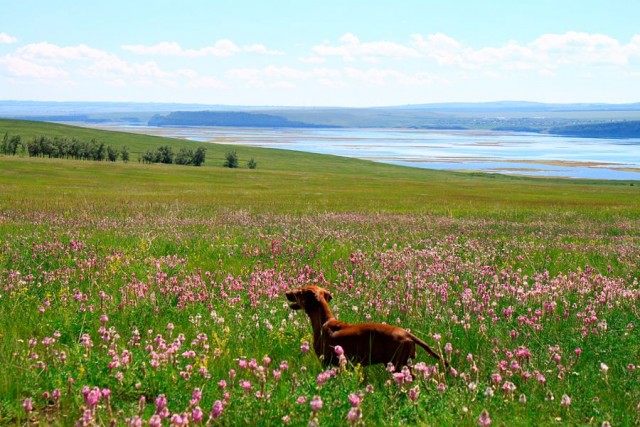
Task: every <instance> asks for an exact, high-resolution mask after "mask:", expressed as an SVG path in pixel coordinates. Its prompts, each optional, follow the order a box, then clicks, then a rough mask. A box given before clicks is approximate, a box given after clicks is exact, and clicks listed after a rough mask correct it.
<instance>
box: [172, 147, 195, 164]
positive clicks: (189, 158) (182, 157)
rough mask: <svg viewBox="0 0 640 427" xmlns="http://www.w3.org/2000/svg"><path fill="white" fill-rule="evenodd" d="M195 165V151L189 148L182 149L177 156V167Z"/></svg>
mask: <svg viewBox="0 0 640 427" xmlns="http://www.w3.org/2000/svg"><path fill="white" fill-rule="evenodd" d="M191 164H193V150H190V149H188V148H181V149H180V151H178V154H176V165H191Z"/></svg>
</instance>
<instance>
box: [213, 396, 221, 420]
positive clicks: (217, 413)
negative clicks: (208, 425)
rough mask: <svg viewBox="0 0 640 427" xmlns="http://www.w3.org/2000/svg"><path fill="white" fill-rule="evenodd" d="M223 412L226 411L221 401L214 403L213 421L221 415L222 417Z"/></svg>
mask: <svg viewBox="0 0 640 427" xmlns="http://www.w3.org/2000/svg"><path fill="white" fill-rule="evenodd" d="M223 410H224V407H223V406H222V402H220V401H219V400H216V401H215V402H214V403H213V409H212V410H211V418H213V419H216V418H219V417H220V415H222V411H223Z"/></svg>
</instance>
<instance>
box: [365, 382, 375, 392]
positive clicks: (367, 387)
mask: <svg viewBox="0 0 640 427" xmlns="http://www.w3.org/2000/svg"><path fill="white" fill-rule="evenodd" d="M364 391H366V392H367V393H373V392H374V388H373V384H367V386H366V387H365V388H364Z"/></svg>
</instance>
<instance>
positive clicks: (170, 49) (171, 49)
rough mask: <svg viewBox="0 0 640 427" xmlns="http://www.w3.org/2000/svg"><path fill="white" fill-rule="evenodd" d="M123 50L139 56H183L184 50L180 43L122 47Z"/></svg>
mask: <svg viewBox="0 0 640 427" xmlns="http://www.w3.org/2000/svg"><path fill="white" fill-rule="evenodd" d="M122 49H123V50H126V51H129V52H132V53H136V54H138V55H158V56H160V55H182V54H183V50H182V48H181V47H180V45H179V44H178V43H175V42H161V43H158V44H155V45H153V46H145V45H141V44H136V45H125V46H122Z"/></svg>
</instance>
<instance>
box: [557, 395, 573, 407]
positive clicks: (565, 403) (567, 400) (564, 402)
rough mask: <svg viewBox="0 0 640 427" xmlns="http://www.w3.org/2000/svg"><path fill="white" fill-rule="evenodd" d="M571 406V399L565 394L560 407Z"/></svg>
mask: <svg viewBox="0 0 640 427" xmlns="http://www.w3.org/2000/svg"><path fill="white" fill-rule="evenodd" d="M570 405H571V398H570V397H569V396H567V395H566V394H563V395H562V398H561V399H560V406H566V407H569V406H570Z"/></svg>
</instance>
